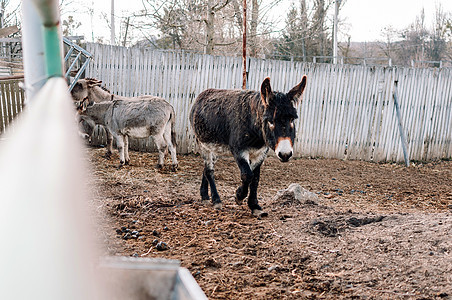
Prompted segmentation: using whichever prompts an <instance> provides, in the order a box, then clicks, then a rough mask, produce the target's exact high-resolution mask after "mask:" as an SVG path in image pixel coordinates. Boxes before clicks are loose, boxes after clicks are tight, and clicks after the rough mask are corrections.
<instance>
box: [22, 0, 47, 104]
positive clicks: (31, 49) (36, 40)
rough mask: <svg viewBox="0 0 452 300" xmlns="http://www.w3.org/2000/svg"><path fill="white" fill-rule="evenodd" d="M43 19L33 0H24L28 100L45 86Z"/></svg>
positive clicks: (23, 16)
mask: <svg viewBox="0 0 452 300" xmlns="http://www.w3.org/2000/svg"><path fill="white" fill-rule="evenodd" d="M41 26H42V25H41V19H40V17H39V14H38V11H37V9H36V6H35V5H34V4H33V1H32V0H23V1H22V48H23V61H24V66H26V67H25V68H24V75H25V93H26V101H27V102H28V101H30V99H32V98H33V96H34V95H35V94H36V93H37V92H38V91H39V90H40V89H41V88H42V87H43V86H44V84H45V82H46V79H47V78H46V65H45V60H44V42H43V38H42V30H41Z"/></svg>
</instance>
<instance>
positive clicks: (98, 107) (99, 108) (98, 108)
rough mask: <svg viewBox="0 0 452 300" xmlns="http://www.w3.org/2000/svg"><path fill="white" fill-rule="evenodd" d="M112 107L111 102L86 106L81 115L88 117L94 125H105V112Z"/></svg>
mask: <svg viewBox="0 0 452 300" xmlns="http://www.w3.org/2000/svg"><path fill="white" fill-rule="evenodd" d="M112 105H113V102H112V101H104V102H100V103H94V105H92V106H88V107H87V108H86V110H85V111H84V112H83V113H82V115H84V116H88V117H90V118H91V119H93V121H94V122H96V124H100V125H106V117H107V112H108V111H109V109H110V108H111V107H112Z"/></svg>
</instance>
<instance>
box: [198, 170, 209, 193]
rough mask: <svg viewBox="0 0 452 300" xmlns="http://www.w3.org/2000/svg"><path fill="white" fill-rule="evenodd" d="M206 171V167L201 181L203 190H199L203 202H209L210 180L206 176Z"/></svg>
mask: <svg viewBox="0 0 452 300" xmlns="http://www.w3.org/2000/svg"><path fill="white" fill-rule="evenodd" d="M205 173H206V169H205V167H204V171H203V172H202V179H201V188H200V189H199V192H200V194H201V199H202V201H209V200H210V197H209V180H208V179H207V177H206V175H204V174H205Z"/></svg>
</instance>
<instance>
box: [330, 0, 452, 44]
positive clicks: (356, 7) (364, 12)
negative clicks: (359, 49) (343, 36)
mask: <svg viewBox="0 0 452 300" xmlns="http://www.w3.org/2000/svg"><path fill="white" fill-rule="evenodd" d="M437 4H441V6H442V7H443V10H444V12H450V13H452V0H442V1H435V0H346V2H345V4H344V6H343V8H342V10H341V12H340V19H342V20H343V22H344V23H346V24H345V26H347V27H349V28H348V29H349V32H348V34H349V35H350V36H351V40H352V41H355V42H366V41H374V40H378V39H380V40H382V36H381V30H382V29H383V28H384V27H386V26H388V25H391V26H392V27H393V28H395V29H403V28H406V27H408V26H409V25H410V24H411V23H413V22H414V20H415V19H416V16H419V15H420V13H421V10H422V8H424V9H425V18H426V25H427V27H431V26H432V24H433V16H434V14H435V10H436V9H435V6H436V5H437ZM338 28H339V27H338Z"/></svg>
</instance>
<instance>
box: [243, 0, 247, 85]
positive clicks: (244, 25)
mask: <svg viewBox="0 0 452 300" xmlns="http://www.w3.org/2000/svg"><path fill="white" fill-rule="evenodd" d="M242 48H243V49H242V61H243V81H242V89H244V90H246V0H243V42H242Z"/></svg>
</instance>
